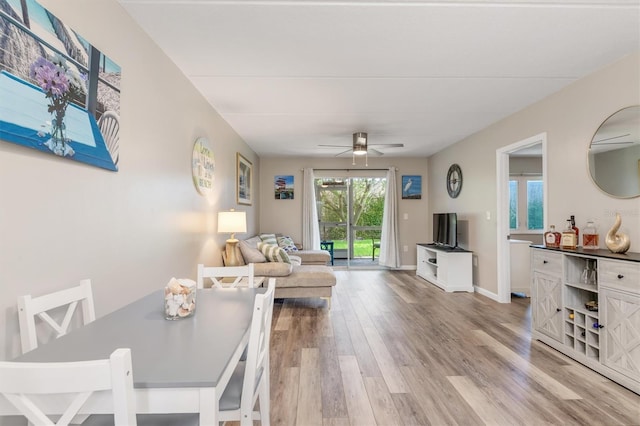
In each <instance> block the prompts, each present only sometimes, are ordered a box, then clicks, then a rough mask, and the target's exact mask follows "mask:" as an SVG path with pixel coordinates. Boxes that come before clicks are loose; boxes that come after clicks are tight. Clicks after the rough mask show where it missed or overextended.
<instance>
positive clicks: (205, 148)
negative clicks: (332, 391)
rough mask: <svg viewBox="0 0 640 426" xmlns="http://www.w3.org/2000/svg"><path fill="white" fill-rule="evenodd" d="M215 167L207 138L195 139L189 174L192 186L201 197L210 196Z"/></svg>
mask: <svg viewBox="0 0 640 426" xmlns="http://www.w3.org/2000/svg"><path fill="white" fill-rule="evenodd" d="M215 166H216V165H215V159H214V157H213V151H212V150H211V146H210V145H209V141H208V140H207V138H198V139H196V142H195V143H194V144H193V154H192V157H191V172H192V174H193V184H194V185H195V186H196V189H197V190H198V192H199V193H200V194H202V195H207V194H210V193H211V192H212V191H213V171H214V169H215Z"/></svg>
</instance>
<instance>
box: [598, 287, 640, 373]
mask: <svg viewBox="0 0 640 426" xmlns="http://www.w3.org/2000/svg"><path fill="white" fill-rule="evenodd" d="M600 297H601V302H600V306H601V315H602V318H601V325H603V326H604V327H603V328H602V330H601V331H600V335H601V339H602V338H604V340H603V341H602V355H601V357H602V358H601V362H602V363H603V364H605V365H606V366H607V367H609V368H612V369H613V370H616V371H617V372H619V373H622V374H624V375H626V376H629V377H631V378H633V379H635V380H640V297H639V296H635V295H632V294H628V293H622V292H619V291H616V290H611V289H609V288H603V289H602V290H601V292H600Z"/></svg>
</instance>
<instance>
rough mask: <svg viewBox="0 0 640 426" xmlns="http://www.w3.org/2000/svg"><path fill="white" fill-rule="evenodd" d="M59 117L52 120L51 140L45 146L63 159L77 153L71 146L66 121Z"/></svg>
mask: <svg viewBox="0 0 640 426" xmlns="http://www.w3.org/2000/svg"><path fill="white" fill-rule="evenodd" d="M58 115H59V114H56V116H57V117H56V118H53V119H52V120H51V139H49V140H48V141H47V142H45V145H46V146H47V147H48V148H49V149H50V150H51V151H52V152H53V153H54V154H56V155H59V156H61V157H65V156H72V155H73V154H75V151H74V150H73V148H71V146H70V145H69V139H67V128H66V126H65V124H64V121H63V120H62V118H61V117H59V116H58ZM63 116H64V115H63Z"/></svg>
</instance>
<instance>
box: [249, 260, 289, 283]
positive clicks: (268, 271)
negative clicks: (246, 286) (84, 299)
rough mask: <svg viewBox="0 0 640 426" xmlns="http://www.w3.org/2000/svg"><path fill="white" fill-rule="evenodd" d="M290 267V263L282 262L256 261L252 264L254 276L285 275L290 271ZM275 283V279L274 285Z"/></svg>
mask: <svg viewBox="0 0 640 426" xmlns="http://www.w3.org/2000/svg"><path fill="white" fill-rule="evenodd" d="M292 267H293V266H292V265H291V264H290V263H284V262H264V263H256V264H255V265H253V273H254V275H255V276H256V277H286V276H287V275H289V274H290V273H291V271H292ZM277 283H278V281H277V280H276V285H277ZM265 285H266V284H265Z"/></svg>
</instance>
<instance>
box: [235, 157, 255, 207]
mask: <svg viewBox="0 0 640 426" xmlns="http://www.w3.org/2000/svg"><path fill="white" fill-rule="evenodd" d="M252 179H253V164H251V161H249V160H247V159H246V158H244V156H243V155H242V154H240V153H239V152H238V153H236V198H237V202H238V204H246V205H249V206H250V205H251V203H252V200H253V193H252V191H253V188H252Z"/></svg>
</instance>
